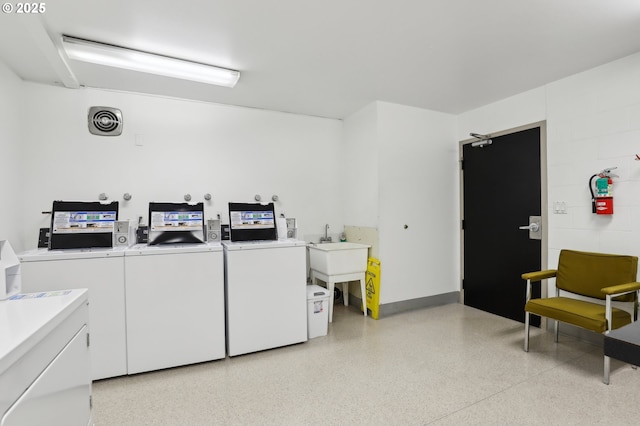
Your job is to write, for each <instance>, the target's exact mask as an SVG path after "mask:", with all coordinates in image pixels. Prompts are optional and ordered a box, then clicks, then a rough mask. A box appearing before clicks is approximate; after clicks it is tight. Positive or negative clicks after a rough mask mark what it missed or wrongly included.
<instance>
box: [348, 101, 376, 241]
mask: <svg viewBox="0 0 640 426" xmlns="http://www.w3.org/2000/svg"><path fill="white" fill-rule="evenodd" d="M377 125H378V103H377V102H372V103H370V104H369V105H367V106H366V107H364V108H362V109H361V110H359V111H358V112H356V113H354V114H352V115H351V116H350V117H349V118H348V119H347V120H345V122H344V135H343V140H344V146H343V154H342V158H343V169H344V171H345V174H344V177H345V180H344V182H343V185H344V186H343V188H342V192H343V194H342V197H343V204H344V207H345V210H344V215H345V219H344V222H345V224H346V225H355V226H365V227H372V228H377V226H378V216H379V202H378V199H379V196H378V187H379V183H378V180H379V158H378V157H379V152H378V127H377Z"/></svg>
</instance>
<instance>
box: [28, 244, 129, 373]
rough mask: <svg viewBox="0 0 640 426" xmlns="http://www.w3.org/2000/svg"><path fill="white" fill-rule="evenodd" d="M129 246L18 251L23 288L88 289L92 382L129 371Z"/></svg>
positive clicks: (44, 289) (37, 289) (35, 290)
mask: <svg viewBox="0 0 640 426" xmlns="http://www.w3.org/2000/svg"><path fill="white" fill-rule="evenodd" d="M124 252H125V249H124V248H121V247H116V248H112V249H110V248H109V249H107V248H99V249H71V250H47V249H37V250H31V251H28V252H24V253H21V254H19V255H18V258H19V259H20V262H21V266H22V292H25V293H26V292H42V291H52V290H65V289H70V288H87V289H89V300H90V304H89V315H90V317H91V336H92V345H91V374H92V378H93V379H94V380H98V379H104V378H108V377H115V376H122V375H126V374H127V336H126V325H125V294H124V287H125V285H124Z"/></svg>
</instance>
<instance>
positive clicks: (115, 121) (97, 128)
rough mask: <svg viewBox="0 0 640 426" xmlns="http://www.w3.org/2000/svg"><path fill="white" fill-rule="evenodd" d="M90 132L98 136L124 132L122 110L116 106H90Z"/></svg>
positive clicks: (117, 134) (116, 134) (115, 134)
mask: <svg viewBox="0 0 640 426" xmlns="http://www.w3.org/2000/svg"><path fill="white" fill-rule="evenodd" d="M89 132H91V134H92V135H98V136H119V135H120V134H122V112H121V111H120V110H119V109H116V108H109V107H91V108H89Z"/></svg>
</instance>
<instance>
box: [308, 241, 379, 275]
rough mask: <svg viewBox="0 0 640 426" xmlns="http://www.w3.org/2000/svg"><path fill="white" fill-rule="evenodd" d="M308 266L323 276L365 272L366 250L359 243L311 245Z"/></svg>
mask: <svg viewBox="0 0 640 426" xmlns="http://www.w3.org/2000/svg"><path fill="white" fill-rule="evenodd" d="M307 247H308V249H309V264H310V266H311V269H313V270H315V271H318V272H320V273H321V274H325V275H344V274H353V273H358V272H365V271H366V270H367V249H368V248H369V247H371V246H369V245H367V244H359V243H322V244H315V243H311V244H308V245H307Z"/></svg>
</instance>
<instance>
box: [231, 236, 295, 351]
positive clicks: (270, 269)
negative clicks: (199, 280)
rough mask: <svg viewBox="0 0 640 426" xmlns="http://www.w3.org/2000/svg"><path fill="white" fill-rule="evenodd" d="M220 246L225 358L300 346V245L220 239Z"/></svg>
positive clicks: (281, 242)
mask: <svg viewBox="0 0 640 426" xmlns="http://www.w3.org/2000/svg"><path fill="white" fill-rule="evenodd" d="M223 246H224V250H225V287H226V296H227V298H226V303H227V350H228V354H229V356H235V355H242V354H246V353H251V352H257V351H261V350H265V349H272V348H277V347H280V346H286V345H291V344H295V343H301V342H306V341H307V294H306V291H307V290H306V287H307V286H306V253H305V251H306V248H305V246H306V243H305V242H304V241H298V240H291V239H290V240H283V241H248V242H228V241H225V242H223Z"/></svg>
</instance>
